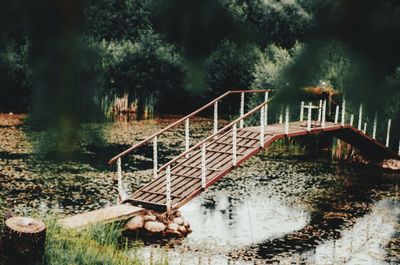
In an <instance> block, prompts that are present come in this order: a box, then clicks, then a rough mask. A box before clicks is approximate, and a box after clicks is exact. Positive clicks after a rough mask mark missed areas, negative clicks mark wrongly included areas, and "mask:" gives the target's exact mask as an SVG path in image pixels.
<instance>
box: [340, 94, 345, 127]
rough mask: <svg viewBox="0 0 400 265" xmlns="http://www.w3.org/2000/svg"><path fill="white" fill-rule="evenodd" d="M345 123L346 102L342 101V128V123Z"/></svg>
mask: <svg viewBox="0 0 400 265" xmlns="http://www.w3.org/2000/svg"><path fill="white" fill-rule="evenodd" d="M345 122H346V100H345V99H343V102H342V119H341V125H342V126H344V123H345Z"/></svg>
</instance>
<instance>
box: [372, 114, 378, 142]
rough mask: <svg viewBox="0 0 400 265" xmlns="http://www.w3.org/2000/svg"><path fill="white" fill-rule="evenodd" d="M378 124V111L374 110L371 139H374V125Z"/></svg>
mask: <svg viewBox="0 0 400 265" xmlns="http://www.w3.org/2000/svg"><path fill="white" fill-rule="evenodd" d="M377 125H378V112H375V116H374V127H373V128H372V139H374V140H375V139H376V126H377Z"/></svg>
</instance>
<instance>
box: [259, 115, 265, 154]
mask: <svg viewBox="0 0 400 265" xmlns="http://www.w3.org/2000/svg"><path fill="white" fill-rule="evenodd" d="M264 115H265V113H264V108H261V109H260V146H261V148H263V147H264V123H263V121H264Z"/></svg>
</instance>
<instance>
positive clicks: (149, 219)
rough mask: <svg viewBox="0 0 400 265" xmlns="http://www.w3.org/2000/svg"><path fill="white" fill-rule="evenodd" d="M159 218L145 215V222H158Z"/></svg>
mask: <svg viewBox="0 0 400 265" xmlns="http://www.w3.org/2000/svg"><path fill="white" fill-rule="evenodd" d="M156 220H157V217H156V216H155V215H145V216H144V221H145V222H148V221H156Z"/></svg>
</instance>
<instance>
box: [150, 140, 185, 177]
mask: <svg viewBox="0 0 400 265" xmlns="http://www.w3.org/2000/svg"><path fill="white" fill-rule="evenodd" d="M186 150H188V149H186ZM157 174H158V153H157V136H155V137H154V138H153V178H157Z"/></svg>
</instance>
